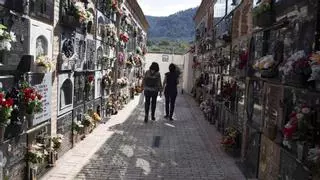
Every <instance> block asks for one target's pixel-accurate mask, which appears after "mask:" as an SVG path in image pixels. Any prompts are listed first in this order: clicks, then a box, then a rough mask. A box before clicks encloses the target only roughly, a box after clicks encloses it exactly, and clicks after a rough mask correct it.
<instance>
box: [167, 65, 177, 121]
mask: <svg viewBox="0 0 320 180" xmlns="http://www.w3.org/2000/svg"><path fill="white" fill-rule="evenodd" d="M178 83H179V72H177V67H176V65H174V64H170V65H169V72H167V73H166V74H165V79H164V82H163V87H164V95H165V98H166V116H165V118H169V119H170V120H171V121H172V120H173V118H172V116H173V112H174V106H175V102H176V98H177V94H178V88H177V85H178ZM169 109H170V111H169Z"/></svg>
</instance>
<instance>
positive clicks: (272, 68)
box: [253, 55, 278, 78]
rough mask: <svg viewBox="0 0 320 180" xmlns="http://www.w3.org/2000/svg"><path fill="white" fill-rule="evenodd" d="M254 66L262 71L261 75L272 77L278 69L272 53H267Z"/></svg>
mask: <svg viewBox="0 0 320 180" xmlns="http://www.w3.org/2000/svg"><path fill="white" fill-rule="evenodd" d="M253 68H254V69H255V70H256V71H258V72H259V73H260V76H261V77H264V78H272V77H274V76H276V75H277V73H278V70H277V66H276V64H275V61H274V59H273V56H272V55H267V56H264V57H262V58H260V59H259V60H257V61H256V62H255V64H254V65H253Z"/></svg>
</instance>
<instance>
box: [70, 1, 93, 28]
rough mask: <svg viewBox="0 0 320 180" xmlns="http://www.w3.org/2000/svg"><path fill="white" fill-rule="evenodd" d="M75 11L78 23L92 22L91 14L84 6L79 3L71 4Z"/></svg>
mask: <svg viewBox="0 0 320 180" xmlns="http://www.w3.org/2000/svg"><path fill="white" fill-rule="evenodd" d="M73 7H74V9H75V17H76V18H77V19H78V21H79V22H80V23H86V24H87V23H88V22H90V21H91V22H92V21H93V14H92V13H91V12H90V11H88V10H87V9H86V8H85V5H84V3H83V2H81V1H77V2H75V3H73Z"/></svg>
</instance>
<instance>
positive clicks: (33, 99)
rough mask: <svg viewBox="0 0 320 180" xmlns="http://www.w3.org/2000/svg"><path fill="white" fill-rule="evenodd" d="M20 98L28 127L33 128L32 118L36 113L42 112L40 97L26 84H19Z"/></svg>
mask: <svg viewBox="0 0 320 180" xmlns="http://www.w3.org/2000/svg"><path fill="white" fill-rule="evenodd" d="M20 97H21V102H23V105H24V109H25V113H26V115H25V116H26V119H27V121H28V127H29V128H30V127H32V126H33V118H34V115H35V114H36V113H40V112H42V110H43V109H42V95H41V94H40V93H39V92H38V91H37V90H36V89H35V88H33V87H31V86H30V85H29V84H28V83H26V82H22V83H21V84H20Z"/></svg>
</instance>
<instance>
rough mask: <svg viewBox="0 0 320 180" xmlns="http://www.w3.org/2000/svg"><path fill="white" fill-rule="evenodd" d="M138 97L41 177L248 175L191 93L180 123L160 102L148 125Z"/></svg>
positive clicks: (148, 179) (121, 179)
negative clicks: (226, 150) (168, 117)
mask: <svg viewBox="0 0 320 180" xmlns="http://www.w3.org/2000/svg"><path fill="white" fill-rule="evenodd" d="M138 99H139V98H137V97H136V99H135V100H134V101H132V102H130V104H129V105H128V106H127V107H126V108H125V109H124V110H123V111H120V113H119V114H118V115H117V116H113V117H112V119H111V120H110V121H109V122H107V123H106V124H103V125H101V126H99V127H98V128H97V129H96V130H95V131H94V132H93V133H92V134H91V135H89V136H88V137H87V138H86V139H85V140H84V141H82V142H80V143H79V144H78V145H77V146H76V147H75V148H74V149H72V150H71V151H69V152H68V153H67V154H65V155H64V156H63V157H62V158H61V159H59V161H58V163H57V166H56V167H55V168H53V169H52V170H51V171H50V172H49V173H47V174H46V175H45V176H44V177H43V178H42V179H43V180H60V179H70V180H71V179H76V180H107V179H114V180H130V179H132V180H140V179H145V180H153V179H164V180H176V179H177V180H178V179H181V180H182V179H183V180H185V179H186V180H187V179H194V180H201V179H207V180H215V179H219V180H220V179H221V180H242V179H245V178H244V177H243V176H242V174H241V172H240V170H239V169H238V168H237V166H236V165H235V162H234V160H233V159H232V158H231V157H229V156H228V155H226V154H225V153H224V152H223V150H222V149H221V147H220V140H221V136H220V134H219V133H218V132H217V131H216V130H215V128H214V127H213V126H212V125H209V123H208V122H207V121H205V120H204V118H203V116H202V113H201V112H200V110H199V108H198V105H197V104H196V103H195V102H194V101H193V100H192V99H191V98H190V97H189V96H187V95H184V96H179V97H178V99H177V108H176V114H175V116H174V118H175V119H176V120H175V121H173V122H171V121H168V120H165V119H164V118H162V117H163V111H164V106H163V101H162V100H160V101H159V102H158V105H157V117H158V119H157V120H156V121H149V122H148V123H147V124H145V123H144V122H143V119H144V110H143V107H142V106H141V105H140V106H139V105H138V106H137V104H138Z"/></svg>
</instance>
